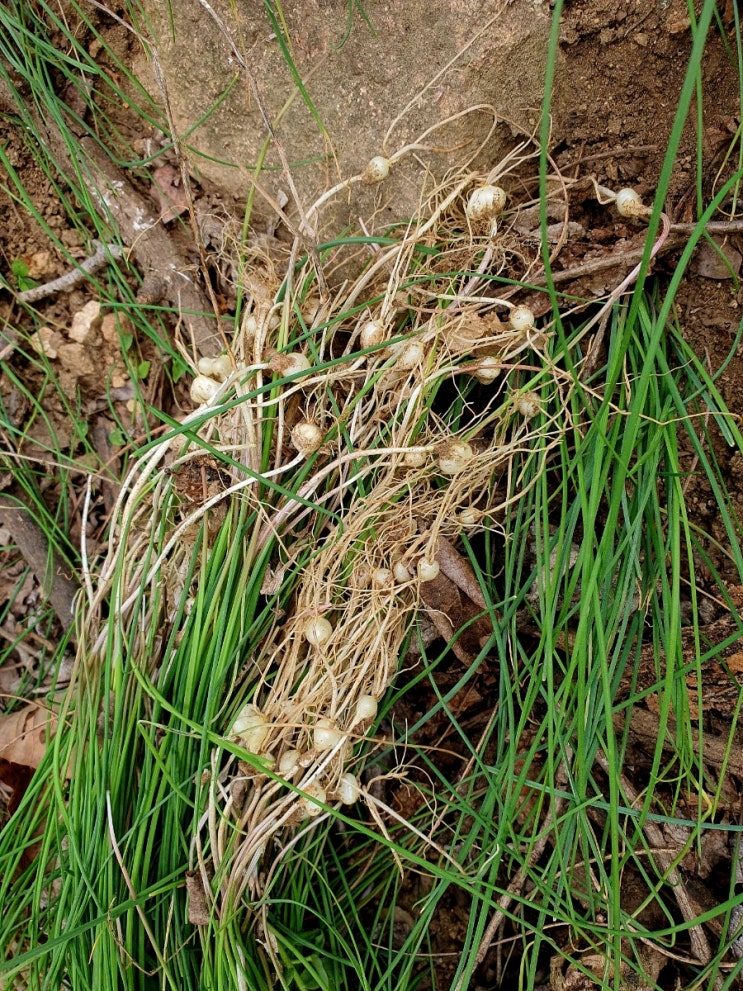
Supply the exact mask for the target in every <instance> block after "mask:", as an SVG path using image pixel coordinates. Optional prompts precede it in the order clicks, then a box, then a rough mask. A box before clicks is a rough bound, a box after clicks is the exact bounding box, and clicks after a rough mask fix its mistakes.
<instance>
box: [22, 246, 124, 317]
mask: <svg viewBox="0 0 743 991" xmlns="http://www.w3.org/2000/svg"><path fill="white" fill-rule="evenodd" d="M93 244H94V245H95V254H93V255H91V256H90V258H84V259H83V261H81V262H80V264H79V265H77V266H76V267H75V268H73V269H70V271H69V272H65V274H64V275H60V276H59V278H58V279H52V280H51V282H45V283H44V284H43V285H41V286H34V288H33V289H24V290H23V291H22V292H17V293H16V294H15V298H16V299H17V300H18V302H19V303H37V302H38V301H39V300H40V299H46V297H47V296H54V295H55V293H58V292H69V291H70V289H72V288H73V286H76V285H77V284H78V282H82V281H83V279H84V278H85V276H86V275H92V274H93V273H94V272H97V271H98V269H99V268H103V266H104V265H107V264H108V262H110V261H112V260H115V259H118V258H121V257H122V256H123V254H124V249H123V248H122V247H121V245H120V244H104V243H103V242H102V241H93Z"/></svg>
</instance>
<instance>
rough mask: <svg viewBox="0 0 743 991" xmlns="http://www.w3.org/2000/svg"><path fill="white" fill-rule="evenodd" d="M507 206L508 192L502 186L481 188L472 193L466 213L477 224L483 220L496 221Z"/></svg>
mask: <svg viewBox="0 0 743 991" xmlns="http://www.w3.org/2000/svg"><path fill="white" fill-rule="evenodd" d="M505 206H506V192H505V190H504V189H501V187H500V186H479V187H478V188H477V189H475V190H473V191H472V192H471V193H470V197H469V199H468V200H467V207H466V212H467V216H468V217H469V219H470V220H472V221H474V222H475V223H477V222H479V221H482V220H495V218H496V217H500V215H501V214H502V213H503V211H504V209H505Z"/></svg>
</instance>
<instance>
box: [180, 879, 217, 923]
mask: <svg viewBox="0 0 743 991" xmlns="http://www.w3.org/2000/svg"><path fill="white" fill-rule="evenodd" d="M186 892H187V894H188V921H189V922H190V923H191V925H192V926H206V925H208V924H209V922H210V920H211V917H212V914H211V912H210V911H209V902H208V900H207V897H206V892H205V891H204V882H203V880H202V878H201V872H200V871H186Z"/></svg>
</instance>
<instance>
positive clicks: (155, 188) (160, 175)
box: [150, 165, 188, 224]
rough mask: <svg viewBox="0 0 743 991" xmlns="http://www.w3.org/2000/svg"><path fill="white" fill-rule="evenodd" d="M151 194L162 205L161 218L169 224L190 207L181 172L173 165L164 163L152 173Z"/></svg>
mask: <svg viewBox="0 0 743 991" xmlns="http://www.w3.org/2000/svg"><path fill="white" fill-rule="evenodd" d="M150 195H151V196H152V198H153V199H154V200H155V201H156V202H157V204H158V205H159V207H160V220H161V221H162V222H163V223H164V224H167V223H168V222H169V221H171V220H175V218H176V217H177V216H178V215H179V214H181V213H183V211H184V210H187V209H188V201H187V200H186V194H185V192H184V191H183V186H182V185H181V174H180V172H179V171H178V169H176V168H174V167H173V166H172V165H162V166H160V168H159V169H155V171H154V172H153V173H152V190H151V193H150Z"/></svg>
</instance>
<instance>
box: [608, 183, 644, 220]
mask: <svg viewBox="0 0 743 991" xmlns="http://www.w3.org/2000/svg"><path fill="white" fill-rule="evenodd" d="M614 203H615V205H616V208H617V213H619V215H620V216H622V217H646V216H647V215H648V214H649V213H650V210H649V209H648V207H646V206H645V205H644V204H643V202H642V200H641V199H640V197H639V195H638V194H637V193H636V192H635V190H634V189H632V188H631V187H627V188H626V189H620V190H619V192H618V193H617V195H616V197H615V199H614Z"/></svg>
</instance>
